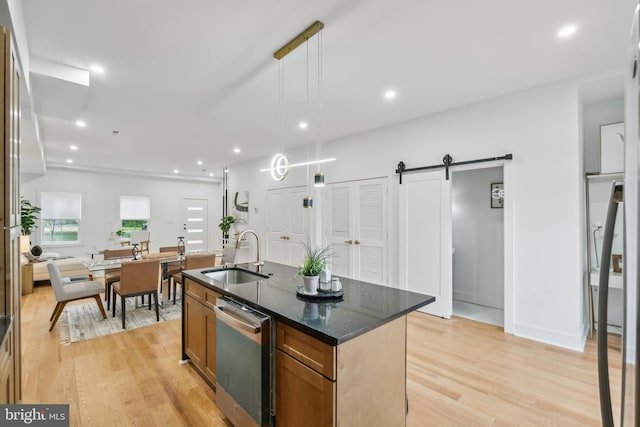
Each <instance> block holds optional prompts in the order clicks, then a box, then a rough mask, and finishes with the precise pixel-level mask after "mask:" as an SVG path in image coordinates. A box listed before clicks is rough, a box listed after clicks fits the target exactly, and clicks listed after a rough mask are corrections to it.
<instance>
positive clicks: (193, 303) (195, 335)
mask: <svg viewBox="0 0 640 427" xmlns="http://www.w3.org/2000/svg"><path fill="white" fill-rule="evenodd" d="M183 315H184V320H185V321H184V325H185V327H184V329H185V330H184V343H185V353H186V355H187V356H189V358H190V359H191V361H192V362H193V363H194V364H196V365H197V366H198V367H202V364H203V361H204V357H205V316H204V308H203V306H202V304H200V302H199V301H198V300H196V299H195V298H193V297H191V296H189V295H185V297H184V314H183Z"/></svg>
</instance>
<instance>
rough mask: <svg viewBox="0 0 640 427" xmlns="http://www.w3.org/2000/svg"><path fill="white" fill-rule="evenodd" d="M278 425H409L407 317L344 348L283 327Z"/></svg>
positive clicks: (278, 368) (278, 348)
mask: <svg viewBox="0 0 640 427" xmlns="http://www.w3.org/2000/svg"><path fill="white" fill-rule="evenodd" d="M275 357H276V363H275V365H276V423H277V425H278V426H279V427H288V426H300V425H304V426H309V427H314V426H319V427H320V426H355V425H392V426H404V425H405V424H406V317H405V316H403V317H401V318H399V319H396V320H394V321H391V322H389V323H386V324H384V325H382V326H380V327H379V328H376V329H373V330H372V331H369V332H367V333H365V334H363V335H360V336H358V337H356V338H353V339H351V340H349V341H347V342H345V343H343V344H340V345H338V346H330V345H328V344H326V343H324V342H322V341H320V340H318V339H316V338H314V337H312V336H309V335H307V334H305V333H304V332H302V331H300V330H297V329H295V328H293V327H291V326H289V325H286V324H284V323H282V322H278V323H277V339H276V351H275Z"/></svg>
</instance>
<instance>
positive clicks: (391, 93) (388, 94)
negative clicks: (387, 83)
mask: <svg viewBox="0 0 640 427" xmlns="http://www.w3.org/2000/svg"><path fill="white" fill-rule="evenodd" d="M397 95H398V93H397V92H396V91H395V90H393V89H388V90H385V91H384V99H395V97H396V96H397Z"/></svg>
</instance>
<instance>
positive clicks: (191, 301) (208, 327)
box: [182, 279, 220, 387]
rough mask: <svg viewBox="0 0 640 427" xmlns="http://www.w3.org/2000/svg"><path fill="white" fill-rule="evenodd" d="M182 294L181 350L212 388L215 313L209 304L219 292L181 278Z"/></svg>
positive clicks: (214, 377) (214, 360) (213, 381)
mask: <svg viewBox="0 0 640 427" xmlns="http://www.w3.org/2000/svg"><path fill="white" fill-rule="evenodd" d="M184 294H185V295H184V306H183V314H182V315H183V320H184V322H183V325H184V331H183V340H184V352H185V354H186V355H187V356H188V357H189V359H191V362H193V365H194V366H195V367H196V368H197V369H198V370H199V371H200V373H201V374H202V375H203V376H204V377H205V379H207V380H208V381H209V383H210V384H211V385H213V386H214V387H215V384H216V313H215V311H214V310H213V306H214V305H215V300H216V298H217V297H219V296H220V294H219V293H217V292H215V291H212V290H210V289H208V288H206V287H205V286H202V285H200V284H198V283H196V282H194V281H193V280H190V279H185V284H184Z"/></svg>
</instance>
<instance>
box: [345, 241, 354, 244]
mask: <svg viewBox="0 0 640 427" xmlns="http://www.w3.org/2000/svg"><path fill="white" fill-rule="evenodd" d="M344 242H345V243H346V244H347V245H352V244H353V240H345V241H344Z"/></svg>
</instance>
